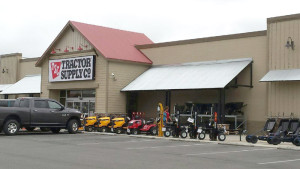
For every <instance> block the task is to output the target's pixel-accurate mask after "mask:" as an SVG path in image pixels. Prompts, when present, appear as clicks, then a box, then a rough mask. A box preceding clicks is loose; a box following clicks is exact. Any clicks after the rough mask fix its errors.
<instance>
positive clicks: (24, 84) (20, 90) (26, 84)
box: [0, 75, 41, 94]
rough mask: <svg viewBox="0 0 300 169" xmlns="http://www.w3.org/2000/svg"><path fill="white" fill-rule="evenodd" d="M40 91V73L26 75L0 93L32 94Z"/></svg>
mask: <svg viewBox="0 0 300 169" xmlns="http://www.w3.org/2000/svg"><path fill="white" fill-rule="evenodd" d="M34 93H41V75H28V76H25V77H24V78H23V79H21V80H19V81H18V82H16V83H15V84H12V85H11V86H10V87H8V88H6V89H4V90H3V91H2V92H0V94H34Z"/></svg>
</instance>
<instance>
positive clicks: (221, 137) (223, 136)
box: [218, 133, 226, 141]
mask: <svg viewBox="0 0 300 169" xmlns="http://www.w3.org/2000/svg"><path fill="white" fill-rule="evenodd" d="M218 140H219V141H225V140H226V135H225V134H224V133H219V134H218Z"/></svg>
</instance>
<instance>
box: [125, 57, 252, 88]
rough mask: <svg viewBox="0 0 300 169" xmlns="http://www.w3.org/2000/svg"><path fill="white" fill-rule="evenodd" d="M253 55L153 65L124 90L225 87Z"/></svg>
mask: <svg viewBox="0 0 300 169" xmlns="http://www.w3.org/2000/svg"><path fill="white" fill-rule="evenodd" d="M251 62H252V59H251V58H243V59H234V60H218V61H208V62H193V63H184V64H178V65H163V66H153V67H152V68H150V69H149V70H147V71H146V72H144V73H143V74H142V75H140V76H139V77H138V78H136V79H135V80H134V81H132V82H131V83H130V84H129V85H128V86H126V87H125V88H123V89H122V90H121V91H143V90H176V89H213V88H224V87H225V86H226V85H227V84H228V83H229V82H230V81H231V80H232V79H234V78H235V77H236V76H237V75H238V74H239V73H240V72H241V71H242V70H244V69H245V68H246V67H247V66H248V65H249V64H250V63H251Z"/></svg>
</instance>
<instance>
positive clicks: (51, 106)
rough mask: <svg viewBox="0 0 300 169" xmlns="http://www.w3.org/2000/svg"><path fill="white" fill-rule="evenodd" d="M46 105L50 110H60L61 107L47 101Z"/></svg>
mask: <svg viewBox="0 0 300 169" xmlns="http://www.w3.org/2000/svg"><path fill="white" fill-rule="evenodd" d="M48 104H49V108H50V109H61V106H60V105H59V104H58V103H56V102H54V101H48Z"/></svg>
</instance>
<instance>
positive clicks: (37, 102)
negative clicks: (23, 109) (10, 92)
mask: <svg viewBox="0 0 300 169" xmlns="http://www.w3.org/2000/svg"><path fill="white" fill-rule="evenodd" d="M34 107H35V108H49V107H48V102H47V101H46V100H35V101H34Z"/></svg>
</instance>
